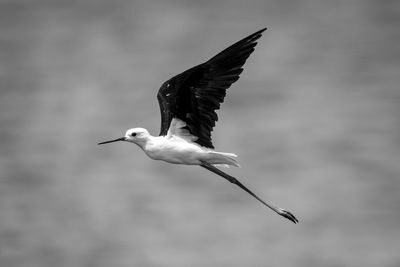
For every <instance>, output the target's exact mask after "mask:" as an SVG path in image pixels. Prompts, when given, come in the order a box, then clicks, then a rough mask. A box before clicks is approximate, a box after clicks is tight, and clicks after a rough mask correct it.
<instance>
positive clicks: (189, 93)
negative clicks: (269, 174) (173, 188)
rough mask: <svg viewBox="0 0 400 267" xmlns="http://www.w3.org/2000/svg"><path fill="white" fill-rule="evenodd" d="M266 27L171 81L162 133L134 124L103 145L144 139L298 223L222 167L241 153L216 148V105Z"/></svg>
mask: <svg viewBox="0 0 400 267" xmlns="http://www.w3.org/2000/svg"><path fill="white" fill-rule="evenodd" d="M265 30H266V28H264V29H262V30H260V31H258V32H255V33H253V34H251V35H249V36H248V37H246V38H244V39H242V40H240V41H239V42H237V43H235V44H233V45H231V46H230V47H228V48H226V49H225V50H224V51H222V52H220V53H219V54H217V55H216V56H214V57H213V58H211V59H210V60H208V61H207V62H205V63H203V64H200V65H197V66H195V67H193V68H191V69H188V70H186V71H185V72H182V73H181V74H179V75H177V76H175V77H173V78H171V79H170V80H168V81H166V82H165V83H164V84H163V85H162V86H161V88H160V90H159V91H158V94H157V98H158V102H159V104H160V110H161V130H160V134H159V136H151V135H150V134H149V132H148V131H147V130H146V129H143V128H133V129H130V130H128V131H127V132H126V133H125V136H124V137H121V138H117V139H114V140H111V141H106V142H101V143H99V145H101V144H107V143H111V142H117V141H127V142H131V143H134V144H136V145H138V146H139V147H140V148H141V149H143V151H144V152H145V153H146V154H147V155H148V156H149V157H150V158H152V159H155V160H163V161H166V162H169V163H174V164H185V165H199V166H201V167H203V168H205V169H207V170H209V171H212V172H214V173H215V174H217V175H219V176H221V177H223V178H225V179H227V180H228V181H229V182H231V183H234V184H236V185H237V186H239V187H240V188H242V189H243V190H244V191H246V192H247V193H249V194H250V195H252V196H253V197H254V198H256V199H257V200H258V201H260V202H261V203H263V204H264V205H266V206H267V207H269V208H270V209H272V210H273V211H275V212H276V213H278V214H279V215H281V216H283V217H285V218H287V219H289V220H291V221H292V222H294V223H297V222H298V220H297V219H296V217H295V216H294V215H293V214H292V213H290V212H289V211H286V210H284V209H282V208H279V207H276V206H273V205H271V204H268V203H266V202H265V201H264V200H262V199H261V198H259V197H258V196H257V195H256V194H254V193H253V192H252V191H250V190H249V189H248V188H247V187H245V186H244V185H243V184H242V183H241V182H239V181H238V180H237V179H236V178H235V177H233V176H231V175H229V174H227V173H225V172H223V171H221V170H220V169H218V168H217V167H216V165H232V166H239V164H238V162H237V160H236V158H237V156H236V155H235V154H232V153H223V152H217V151H214V150H213V148H214V146H213V144H212V142H211V131H212V129H213V127H214V126H215V122H216V121H217V120H218V116H217V114H216V113H215V110H217V109H219V108H220V104H221V103H222V102H223V101H224V97H225V94H226V90H227V89H228V88H229V87H230V86H231V85H232V84H233V83H234V82H235V81H237V80H238V79H239V75H240V74H241V73H242V71H243V68H242V67H243V65H244V63H245V62H246V60H247V58H248V57H249V56H250V54H251V53H252V52H253V51H254V47H255V46H256V44H257V42H256V41H257V40H258V39H259V38H260V37H261V34H262V32H264V31H265Z"/></svg>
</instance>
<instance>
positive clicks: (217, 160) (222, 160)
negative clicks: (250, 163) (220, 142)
mask: <svg viewBox="0 0 400 267" xmlns="http://www.w3.org/2000/svg"><path fill="white" fill-rule="evenodd" d="M207 162H208V163H210V164H212V165H216V166H222V167H229V166H236V167H240V165H239V162H238V161H237V155H235V154H233V153H225V152H216V151H209V152H208V157H207Z"/></svg>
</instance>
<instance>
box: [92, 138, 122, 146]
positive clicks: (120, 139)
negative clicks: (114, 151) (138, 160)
mask: <svg viewBox="0 0 400 267" xmlns="http://www.w3.org/2000/svg"><path fill="white" fill-rule="evenodd" d="M118 141H125V137H121V138H117V139H114V140H111V141H105V142H101V143H98V145H103V144H108V143H112V142H118Z"/></svg>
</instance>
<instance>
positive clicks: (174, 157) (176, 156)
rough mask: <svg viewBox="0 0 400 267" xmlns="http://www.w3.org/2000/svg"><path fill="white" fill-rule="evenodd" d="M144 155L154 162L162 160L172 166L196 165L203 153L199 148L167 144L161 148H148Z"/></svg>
mask: <svg viewBox="0 0 400 267" xmlns="http://www.w3.org/2000/svg"><path fill="white" fill-rule="evenodd" d="M146 154H147V155H148V156H149V157H150V158H152V159H155V160H163V161H166V162H169V163H173V164H186V165H198V164H200V163H201V161H200V160H201V158H202V157H204V154H205V151H203V149H201V147H199V146H196V145H193V144H190V143H186V142H185V143H181V142H168V143H165V144H163V145H162V146H158V147H154V148H150V149H148V150H147V151H146Z"/></svg>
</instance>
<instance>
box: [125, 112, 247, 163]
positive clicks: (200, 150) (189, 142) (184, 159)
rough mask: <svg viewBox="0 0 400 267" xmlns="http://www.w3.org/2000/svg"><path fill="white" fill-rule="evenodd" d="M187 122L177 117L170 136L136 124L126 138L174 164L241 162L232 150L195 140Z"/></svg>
mask: <svg viewBox="0 0 400 267" xmlns="http://www.w3.org/2000/svg"><path fill="white" fill-rule="evenodd" d="M185 126H186V124H185V122H183V121H181V120H179V119H176V118H174V119H173V120H172V122H171V126H170V129H169V131H168V134H167V135H166V136H152V135H150V134H149V132H148V131H147V130H146V129H143V128H133V129H130V130H128V131H127V132H126V134H125V140H126V141H128V142H131V143H135V144H137V145H138V146H139V147H140V148H142V149H143V151H144V152H145V153H146V155H147V156H149V157H150V158H152V159H155V160H163V161H166V162H169V163H173V164H185V165H201V164H202V162H207V163H210V164H213V165H224V166H229V165H231V166H237V167H238V166H239V164H238V162H237V160H236V158H237V156H236V155H235V154H232V153H224V152H216V151H214V150H211V149H209V148H205V147H202V146H200V145H198V144H197V143H194V142H193V140H195V139H196V137H194V136H192V135H190V133H189V132H188V131H187V130H185V129H183V127H185Z"/></svg>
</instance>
